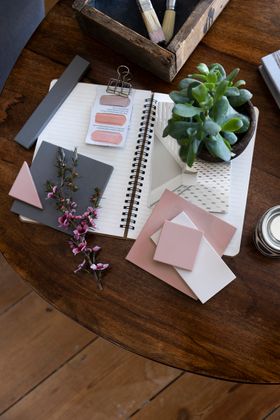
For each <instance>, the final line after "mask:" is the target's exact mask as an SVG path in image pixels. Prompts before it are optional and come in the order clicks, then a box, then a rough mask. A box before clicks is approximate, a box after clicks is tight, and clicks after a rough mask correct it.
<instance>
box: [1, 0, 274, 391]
mask: <svg viewBox="0 0 280 420" xmlns="http://www.w3.org/2000/svg"><path fill="white" fill-rule="evenodd" d="M279 21H280V8H279V2H277V1H275V2H270V3H269V6H268V5H264V3H263V2H262V1H261V0H246V2H244V1H242V0H231V1H230V3H229V4H228V6H227V7H226V8H225V10H224V11H223V12H222V14H221V16H220V17H219V18H218V19H217V21H216V22H215V23H214V25H213V27H212V28H211V30H210V31H209V32H208V34H207V35H206V36H205V38H204V39H203V41H202V42H201V43H200V44H199V46H198V47H197V48H196V50H195V52H194V53H193V54H192V56H191V57H190V59H189V60H188V62H187V63H186V64H185V66H184V67H183V69H182V70H181V72H180V73H179V75H178V76H177V77H176V79H175V80H174V83H173V84H172V85H170V84H168V83H165V82H162V81H161V80H160V79H158V78H157V77H156V76H154V75H152V74H150V73H148V72H146V71H145V70H143V69H141V68H139V67H138V66H136V65H134V64H132V63H130V62H129V61H128V60H127V59H125V58H123V57H122V56H121V51H120V55H118V54H116V53H114V52H113V51H111V50H110V49H109V48H107V47H104V46H103V45H101V44H99V43H98V41H96V40H93V39H91V38H89V37H88V36H87V35H85V34H83V32H82V31H81V30H80V28H79V26H78V24H77V22H76V20H75V16H74V13H73V11H72V9H71V1H70V0H62V1H61V2H59V3H58V4H57V5H56V6H55V7H54V9H53V10H52V11H51V12H50V14H49V15H48V16H47V18H46V19H45V20H44V22H43V23H42V24H41V26H40V27H39V29H38V30H37V31H36V33H35V34H34V36H33V37H32V39H31V40H30V42H29V43H28V45H27V46H26V48H25V49H24V51H23V52H22V54H21V56H20V58H19V60H18V62H17V64H16V66H15V68H14V70H13V72H12V73H11V75H10V77H9V79H8V81H7V83H6V86H5V90H4V91H3V92H2V95H1V97H0V103H1V107H2V108H1V109H2V110H3V109H4V108H5V107H6V108H7V107H8V105H9V106H10V109H9V110H8V112H7V116H5V115H4V112H2V113H1V114H0V115H1V118H2V119H3V120H4V121H3V122H2V123H1V125H0V140H1V154H0V156H1V159H0V183H1V192H0V194H1V200H0V211H1V224H0V251H1V252H2V253H3V255H4V256H5V258H6V259H7V261H8V262H9V263H10V264H11V266H12V267H13V268H14V269H15V270H16V271H17V272H18V273H19V274H20V275H21V277H22V278H23V279H24V280H25V281H27V282H28V283H29V284H30V285H31V286H32V287H33V288H34V290H35V291H36V292H37V293H38V294H40V295H41V296H42V297H43V298H44V299H46V300H47V301H48V302H50V303H51V304H52V305H53V306H55V307H56V308H57V309H58V310H60V311H61V312H63V313H65V314H67V315H68V316H69V317H71V318H72V319H73V320H75V321H77V322H78V323H79V324H81V325H83V326H85V327H86V328H88V329H89V330H92V331H94V332H95V333H97V334H98V335H100V336H102V337H104V338H106V339H108V340H110V341H112V342H114V343H116V344H119V345H121V346H122V347H124V348H126V349H128V350H131V351H133V352H135V353H138V354H140V355H143V356H145V357H147V358H151V359H153V360H156V361H158V362H162V363H165V364H168V365H171V366H174V367H177V368H180V369H184V370H186V371H190V372H193V373H198V374H202V375H208V376H211V377H215V378H223V379H228V380H234V381H241V382H254V383H280V363H279V355H280V310H279V303H280V278H279V272H280V261H279V260H272V259H267V258H265V257H263V256H262V255H261V254H259V253H258V252H257V251H256V249H255V248H254V245H253V243H252V233H253V230H254V228H255V225H256V223H257V221H258V219H259V217H260V216H261V215H262V214H263V212H264V211H265V210H266V209H268V208H269V207H272V206H273V205H276V204H279V201H280V176H279V160H280V143H279V133H280V121H279V115H280V114H279V109H278V107H277V105H276V103H275V101H274V100H273V98H272V96H271V94H270V93H269V91H268V89H267V87H266V85H265V83H264V81H263V79H262V77H261V76H260V73H259V71H258V65H259V63H260V59H261V57H263V56H265V55H267V54H269V53H271V52H273V51H276V50H277V49H279V39H280V27H279ZM76 54H79V55H81V56H82V57H84V58H86V59H88V60H89V61H90V62H91V64H92V66H91V70H90V72H89V73H88V74H87V78H86V79H84V80H85V81H89V82H94V83H101V84H106V83H107V81H108V79H109V78H110V77H111V76H112V75H113V74H114V71H115V69H116V67H117V66H118V65H120V64H126V65H128V66H129V67H130V68H131V70H132V73H133V75H134V79H133V82H134V86H135V87H137V88H143V89H150V90H153V91H157V92H160V91H161V92H166V93H167V92H169V91H170V90H172V89H174V88H176V85H177V84H178V81H179V80H180V79H181V78H183V77H185V76H186V75H187V74H188V73H191V72H193V70H194V69H195V66H196V64H198V63H200V62H206V63H212V62H220V63H222V64H223V65H224V66H225V68H226V69H227V70H228V71H229V70H231V69H232V68H234V67H240V68H241V73H240V75H241V78H242V79H245V80H247V85H248V88H249V89H250V90H251V91H252V92H253V93H254V98H253V103H254V104H255V105H256V106H257V107H258V108H259V110H260V119H259V126H258V132H257V139H256V146H255V152H254V160H253V166H252V173H251V181H250V188H249V195H248V203H247V210H246V217H245V225H244V230H243V237H242V244H241V251H240V253H239V255H238V256H236V257H234V258H225V261H226V263H227V264H228V265H229V267H230V268H231V269H232V270H233V272H234V273H236V275H237V279H236V280H235V281H234V282H233V283H232V284H230V285H229V286H228V287H226V288H225V289H224V290H223V291H222V292H220V293H219V294H218V295H217V296H215V297H214V298H212V299H211V300H210V301H209V302H208V303H206V304H205V305H202V304H200V303H199V302H196V301H193V300H192V299H190V298H188V297H186V296H185V295H183V294H182V293H180V292H178V291H176V290H175V289H173V288H171V287H169V286H168V285H166V284H165V283H163V282H162V281H160V280H158V279H156V278H155V277H153V276H151V275H149V274H147V273H146V272H144V271H142V270H141V269H139V268H138V267H136V266H134V265H132V264H131V263H129V262H128V261H126V260H125V256H126V255H127V253H128V251H129V249H130V247H131V246H132V243H133V242H132V241H131V240H122V239H114V238H109V237H99V238H98V242H99V244H100V245H101V246H102V248H103V250H102V259H103V260H108V261H109V262H110V263H111V265H112V269H111V270H110V271H109V272H108V274H107V275H106V277H105V278H104V283H105V288H104V290H103V291H99V290H98V289H97V287H96V284H95V282H94V281H93V280H92V278H91V277H89V276H88V275H86V274H85V275H82V276H76V275H74V274H72V269H74V267H75V261H74V259H73V257H72V255H71V253H70V251H69V248H68V246H67V244H66V241H65V236H64V235H62V234H61V233H60V232H57V231H54V230H52V229H49V228H47V227H45V226H40V225H33V224H27V223H21V222H20V221H19V219H18V217H17V216H16V215H14V214H12V213H11V212H10V207H11V203H12V199H11V198H10V197H8V191H9V189H10V187H11V185H12V183H13V180H14V179H15V177H16V174H17V172H18V171H19V169H20V167H21V165H22V162H23V161H24V160H26V161H28V163H31V159H32V154H33V150H29V151H27V150H25V149H23V148H22V147H21V146H19V145H18V144H16V143H15V142H14V137H15V135H16V133H17V132H18V131H19V129H20V128H21V126H22V125H23V123H24V122H25V121H26V120H27V118H28V117H29V116H30V115H31V113H32V111H33V110H34V109H35V107H36V106H37V104H38V103H39V102H40V101H41V100H42V98H43V97H44V95H45V94H46V92H47V90H48V87H49V83H50V80H51V79H54V78H57V77H58V76H59V75H60V74H61V73H62V72H63V70H64V68H65V67H66V65H67V64H68V63H69V62H70V61H71V60H72V58H73V57H74V55H76Z"/></svg>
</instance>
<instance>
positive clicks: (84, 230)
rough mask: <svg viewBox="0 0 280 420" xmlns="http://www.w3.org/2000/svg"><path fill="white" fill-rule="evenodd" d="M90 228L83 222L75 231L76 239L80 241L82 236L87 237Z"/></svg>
mask: <svg viewBox="0 0 280 420" xmlns="http://www.w3.org/2000/svg"><path fill="white" fill-rule="evenodd" d="M88 228H89V226H88V225H87V224H86V223H85V222H82V223H81V224H80V225H78V226H77V227H76V229H75V230H74V231H73V234H74V236H75V238H76V239H79V238H80V237H81V236H83V235H85V234H86V233H87V231H88Z"/></svg>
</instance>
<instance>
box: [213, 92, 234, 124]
mask: <svg viewBox="0 0 280 420" xmlns="http://www.w3.org/2000/svg"><path fill="white" fill-rule="evenodd" d="M229 106H230V105H229V102H228V99H227V98H226V97H225V96H222V97H221V99H220V100H219V101H217V102H216V103H215V104H214V106H213V108H212V111H211V113H210V116H212V119H213V120H214V121H216V122H217V123H218V124H220V123H221V122H222V121H223V120H224V118H225V116H226V115H227V112H228V108H229Z"/></svg>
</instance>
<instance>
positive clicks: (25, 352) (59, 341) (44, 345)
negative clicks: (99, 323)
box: [0, 293, 95, 413]
mask: <svg viewBox="0 0 280 420" xmlns="http://www.w3.org/2000/svg"><path fill="white" fill-rule="evenodd" d="M0 337H1V341H0V354H1V359H0V377H1V378H2V381H4V382H5V386H4V384H3V385H2V386H1V393H0V413H2V412H3V411H5V410H6V409H8V408H9V407H10V406H11V405H12V404H14V403H15V402H16V401H17V400H18V399H19V398H21V397H22V396H23V395H24V394H25V393H27V392H29V391H30V390H31V389H32V388H33V387H34V386H36V385H38V383H40V382H41V381H42V380H44V379H45V378H46V377H47V376H48V375H50V374H51V373H52V372H54V371H55V370H56V369H58V368H59V367H60V366H61V365H62V364H63V363H64V362H65V361H67V360H68V359H69V358H71V357H72V356H74V355H75V354H76V353H78V352H79V351H80V350H81V349H82V348H83V347H84V346H85V345H87V344H88V343H90V342H91V341H92V340H93V339H94V338H95V337H94V335H93V334H92V333H90V332H88V331H86V330H85V329H83V328H81V327H80V326H79V325H77V324H76V323H73V322H72V321H71V320H69V319H68V318H67V317H65V316H63V315H62V314H60V313H59V312H57V311H54V310H53V309H52V308H51V307H50V306H49V305H48V304H47V303H46V302H44V301H43V300H42V299H40V298H39V297H38V296H37V295H36V294H34V293H32V294H30V295H29V296H27V297H26V298H25V299H23V300H21V301H20V302H19V303H18V304H17V305H16V306H14V307H13V308H11V309H10V310H9V311H7V312H5V313H4V314H2V315H1V317H0ZM31 349H32V350H31Z"/></svg>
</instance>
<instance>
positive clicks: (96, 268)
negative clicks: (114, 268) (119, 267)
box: [90, 263, 109, 271]
mask: <svg viewBox="0 0 280 420" xmlns="http://www.w3.org/2000/svg"><path fill="white" fill-rule="evenodd" d="M108 267H109V264H103V263H97V264H91V266H90V268H91V269H92V271H103V270H106V268H108Z"/></svg>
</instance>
